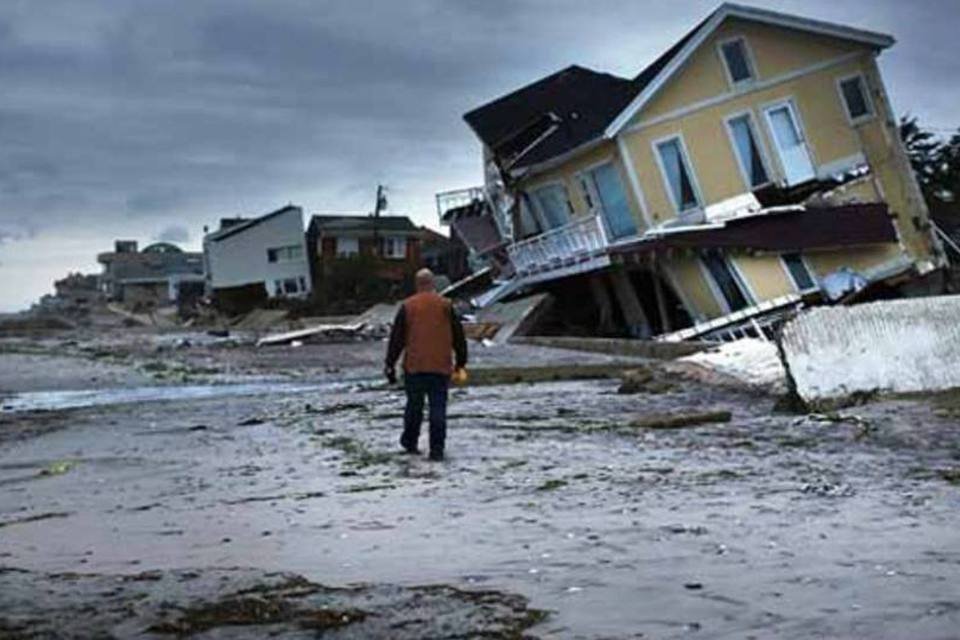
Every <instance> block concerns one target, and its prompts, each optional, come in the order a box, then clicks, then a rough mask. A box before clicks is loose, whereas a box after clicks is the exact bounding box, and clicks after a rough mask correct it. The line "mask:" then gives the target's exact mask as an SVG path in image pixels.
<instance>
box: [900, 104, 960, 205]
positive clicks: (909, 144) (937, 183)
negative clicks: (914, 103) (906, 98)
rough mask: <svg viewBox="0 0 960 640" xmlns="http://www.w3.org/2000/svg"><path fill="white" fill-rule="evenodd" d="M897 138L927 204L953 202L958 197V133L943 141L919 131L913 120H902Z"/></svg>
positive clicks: (959, 175)
mask: <svg viewBox="0 0 960 640" xmlns="http://www.w3.org/2000/svg"><path fill="white" fill-rule="evenodd" d="M900 138H901V140H903V143H904V146H905V147H906V149H907V155H908V156H909V158H910V164H911V165H912V166H913V170H914V172H915V173H916V174H917V180H918V181H919V182H920V188H921V189H922V190H923V194H924V197H925V198H926V199H927V202H929V203H931V204H934V203H935V202H950V201H953V200H954V199H955V198H956V196H957V194H960V130H958V131H957V133H954V134H953V135H952V136H951V137H950V138H949V139H948V140H943V139H941V138H940V137H939V136H937V135H936V134H935V133H933V132H932V131H929V130H927V129H924V128H923V127H921V126H920V125H919V124H918V122H917V118H916V116H913V117H911V116H904V117H902V118H900Z"/></svg>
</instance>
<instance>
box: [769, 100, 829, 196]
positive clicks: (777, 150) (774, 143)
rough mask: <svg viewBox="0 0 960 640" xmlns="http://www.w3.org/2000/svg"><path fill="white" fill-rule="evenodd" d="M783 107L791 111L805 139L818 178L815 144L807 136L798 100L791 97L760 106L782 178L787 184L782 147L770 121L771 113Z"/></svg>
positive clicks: (801, 135) (814, 172)
mask: <svg viewBox="0 0 960 640" xmlns="http://www.w3.org/2000/svg"><path fill="white" fill-rule="evenodd" d="M783 106H785V107H787V109H789V111H790V116H791V117H792V118H793V122H794V124H796V125H797V131H799V132H800V137H801V138H803V144H804V146H806V148H807V155H808V156H809V157H810V164H811V165H812V167H813V174H814V177H816V176H818V175H820V172H819V166H820V163H819V162H817V152H816V150H815V149H814V148H813V144H812V143H811V142H810V137H809V136H808V135H807V129H806V127H805V126H804V124H803V118H801V117H800V109H798V108H797V103H796V100H795V99H794V97H793V96H792V95H791V96H784V97H782V98H777V99H776V100H772V101H770V102H766V103H764V104H762V105H760V111H761V113H763V120H764V124H765V125H766V131H765V134H766V136H767V140H769V141H770V145H771V148H772V149H773V150H774V151H775V153H774V154H773V156H774V157H775V158H776V160H777V168H778V169H779V171H780V178H781V179H782V180H783V182H784V184H786V182H787V170H786V167H784V165H783V158H781V157H780V145H778V144H777V136H776V133H774V130H773V121H772V120H771V119H770V112H771V111H774V110H775V109H777V108H779V107H783Z"/></svg>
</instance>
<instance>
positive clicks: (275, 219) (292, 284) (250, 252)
mask: <svg viewBox="0 0 960 640" xmlns="http://www.w3.org/2000/svg"><path fill="white" fill-rule="evenodd" d="M203 254H204V260H205V261H206V266H207V285H208V288H209V290H210V293H211V295H212V296H213V297H214V299H215V301H217V303H218V304H220V305H221V306H225V307H230V308H237V309H240V308H246V307H250V306H252V305H255V304H257V303H258V302H260V301H262V300H265V299H266V298H304V297H306V296H308V295H309V294H310V292H311V291H312V290H313V286H312V282H311V278H310V265H309V262H308V259H307V251H306V236H305V235H304V229H303V210H302V209H301V208H300V207H296V206H293V205H288V206H286V207H283V208H280V209H277V210H276V211H273V212H271V213H268V214H266V215H263V216H260V217H258V218H224V219H221V221H220V228H219V229H218V230H216V231H214V232H211V233H208V234H206V235H205V236H204V238H203Z"/></svg>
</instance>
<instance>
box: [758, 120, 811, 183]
mask: <svg viewBox="0 0 960 640" xmlns="http://www.w3.org/2000/svg"><path fill="white" fill-rule="evenodd" d="M767 116H768V118H769V120H770V127H771V129H772V130H773V141H774V143H775V144H776V147H777V151H778V153H779V154H780V163H781V165H782V166H783V171H784V174H785V176H784V177H785V178H786V180H787V184H790V185H794V184H800V183H802V182H806V181H807V180H811V179H813V178H814V177H815V176H816V171H814V168H813V162H811V160H810V154H809V152H808V151H807V145H806V144H805V143H804V141H803V137H802V136H801V135H800V128H799V126H798V125H797V123H796V121H795V120H794V116H793V111H792V110H791V109H790V107H788V106H787V105H784V106H780V107H774V108H773V109H770V110H769V111H767Z"/></svg>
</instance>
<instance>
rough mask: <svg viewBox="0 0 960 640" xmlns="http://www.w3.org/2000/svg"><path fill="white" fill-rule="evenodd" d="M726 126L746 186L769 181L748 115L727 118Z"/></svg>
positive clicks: (761, 184)
mask: <svg viewBox="0 0 960 640" xmlns="http://www.w3.org/2000/svg"><path fill="white" fill-rule="evenodd" d="M727 126H728V127H729V129H730V139H731V140H732V141H733V150H734V152H735V153H736V156H737V162H739V163H740V171H741V172H742V173H743V177H744V180H746V183H747V187H748V188H750V189H756V188H757V187H760V186H763V185H765V184H767V183H768V182H770V176H768V175H767V169H766V167H765V166H764V164H763V157H762V156H761V155H760V145H759V144H757V136H756V133H755V132H754V129H753V123H752V120H751V118H750V115H749V114H744V115H742V116H737V117H735V118H731V119H730V120H727Z"/></svg>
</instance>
